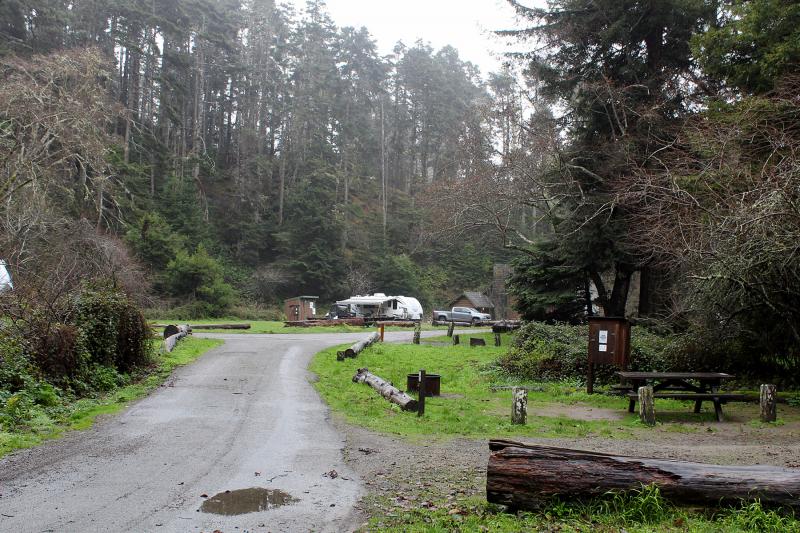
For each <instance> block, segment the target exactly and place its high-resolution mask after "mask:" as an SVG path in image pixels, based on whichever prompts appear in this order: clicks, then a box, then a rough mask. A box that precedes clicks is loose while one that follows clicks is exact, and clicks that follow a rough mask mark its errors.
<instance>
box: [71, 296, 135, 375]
mask: <svg viewBox="0 0 800 533" xmlns="http://www.w3.org/2000/svg"><path fill="white" fill-rule="evenodd" d="M76 321H77V324H78V327H79V328H80V342H81V348H82V349H83V350H85V351H86V352H87V353H88V354H89V359H90V361H91V362H92V363H95V364H99V365H102V366H106V367H109V368H114V369H116V370H119V371H123V372H127V371H129V370H131V369H133V368H134V367H137V366H141V365H144V364H146V363H148V362H149V360H150V358H149V355H150V343H149V339H150V330H149V328H148V327H147V322H146V321H145V319H144V316H143V315H142V313H141V311H139V309H138V308H137V307H136V305H134V304H133V302H131V300H130V299H129V298H128V297H127V296H126V295H125V294H123V293H122V292H120V291H118V290H114V289H102V288H88V289H86V290H84V291H83V292H82V293H81V295H80V297H79V299H78V303H77V320H76Z"/></svg>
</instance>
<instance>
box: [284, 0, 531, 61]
mask: <svg viewBox="0 0 800 533" xmlns="http://www.w3.org/2000/svg"><path fill="white" fill-rule="evenodd" d="M288 1H289V2H291V3H293V4H295V5H296V6H297V7H299V8H302V7H303V6H304V5H305V0H288ZM326 3H327V5H328V13H330V16H331V18H332V19H333V21H334V22H335V23H336V25H337V26H339V27H343V26H355V27H357V28H360V27H361V26H366V27H367V29H368V30H369V32H370V33H371V34H372V37H373V38H374V39H375V40H376V41H377V42H378V47H379V50H380V51H381V53H382V54H388V53H389V52H391V50H392V48H393V47H394V44H395V43H396V42H397V41H399V40H402V41H403V42H404V43H406V44H408V45H413V44H414V43H415V42H416V41H417V39H422V40H423V41H426V42H429V43H430V44H431V45H432V46H433V47H434V48H435V49H437V50H438V49H439V48H441V47H442V46H445V45H448V44H449V45H452V46H453V47H455V48H456V49H458V51H459V55H460V56H461V58H462V59H463V60H466V61H471V62H473V63H475V64H477V65H478V67H480V69H481V72H482V73H483V74H484V75H486V74H487V73H488V72H491V71H496V70H499V68H500V65H501V62H502V57H500V55H501V54H502V52H503V51H504V48H503V45H502V43H501V42H499V41H498V40H497V39H496V38H495V37H493V36H492V35H490V33H491V31H492V30H500V29H509V28H513V27H514V22H515V21H514V18H515V17H514V10H513V9H512V8H511V7H510V6H509V5H508V2H506V1H505V0H327V2H326ZM536 3H541V2H537V1H530V2H526V5H532V4H536Z"/></svg>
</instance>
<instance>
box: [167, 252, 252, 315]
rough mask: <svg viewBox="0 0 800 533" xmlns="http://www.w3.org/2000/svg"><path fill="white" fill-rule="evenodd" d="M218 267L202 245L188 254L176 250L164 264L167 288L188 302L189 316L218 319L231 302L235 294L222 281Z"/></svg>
mask: <svg viewBox="0 0 800 533" xmlns="http://www.w3.org/2000/svg"><path fill="white" fill-rule="evenodd" d="M222 274H223V271H222V265H220V263H219V261H217V260H216V259H214V258H213V257H211V256H210V255H209V254H208V252H207V251H206V249H205V247H203V246H202V245H200V246H198V247H197V250H196V251H195V252H194V253H192V254H189V253H187V252H184V251H179V252H178V254H177V255H176V256H175V258H174V259H173V260H172V261H170V262H169V264H168V265H167V275H166V278H167V289H168V290H169V292H170V293H171V294H172V295H174V296H178V297H182V298H188V299H189V300H191V302H190V305H191V306H190V307H189V308H187V311H191V312H192V314H193V316H221V315H224V314H225V312H226V311H227V310H228V308H229V307H230V306H231V305H232V304H233V303H234V301H235V299H236V293H235V291H234V290H233V287H231V286H230V285H229V284H228V283H225V281H224V279H223V275H222Z"/></svg>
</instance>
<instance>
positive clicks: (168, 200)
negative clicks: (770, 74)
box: [0, 0, 521, 316]
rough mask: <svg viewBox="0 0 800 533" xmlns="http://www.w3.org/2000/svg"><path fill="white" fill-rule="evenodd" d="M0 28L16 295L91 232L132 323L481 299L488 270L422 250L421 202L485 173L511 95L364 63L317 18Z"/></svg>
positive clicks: (474, 73) (241, 13)
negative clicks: (127, 295) (473, 295)
mask: <svg viewBox="0 0 800 533" xmlns="http://www.w3.org/2000/svg"><path fill="white" fill-rule="evenodd" d="M0 21H2V28H0V54H2V56H1V57H2V87H3V89H0V90H2V91H3V93H4V94H2V98H0V102H1V103H2V106H3V109H2V110H0V116H2V117H3V122H2V125H3V130H2V134H3V143H4V144H3V154H2V155H3V161H4V164H5V168H4V173H3V180H4V181H3V189H2V191H3V201H4V202H3V203H4V204H5V205H4V207H3V215H4V224H5V226H4V228H3V232H2V233H3V239H4V242H3V250H4V259H5V260H6V261H8V262H9V263H10V265H11V270H12V271H13V272H14V273H15V274H16V276H18V277H20V278H28V277H33V276H35V275H42V274H43V272H42V269H41V268H40V266H41V265H42V264H43V256H45V255H48V256H49V255H50V253H49V252H50V250H52V240H53V237H52V235H54V234H59V235H60V237H59V238H58V240H60V241H62V242H63V241H64V239H70V238H71V237H69V236H72V235H76V234H79V233H80V234H82V235H84V238H88V237H87V233H92V232H94V233H96V234H97V235H98V238H100V237H102V240H104V241H105V242H107V243H108V246H112V247H116V248H118V251H117V252H115V253H116V254H117V255H119V254H125V253H126V252H125V250H130V251H131V252H132V253H130V254H128V255H130V257H129V258H128V259H130V261H131V262H132V263H139V264H140V265H141V267H142V268H140V269H139V270H140V272H139V273H138V274H137V273H136V272H135V271H136V270H137V266H136V265H135V264H129V265H128V266H127V267H126V268H123V269H122V270H124V271H128V274H126V275H125V276H127V277H133V278H135V279H131V280H129V283H130V284H133V285H136V284H142V286H141V287H140V290H139V291H137V292H138V293H139V294H140V295H141V294H148V295H150V296H152V297H154V298H155V299H154V300H152V301H151V302H146V305H149V306H151V307H152V306H162V307H170V306H173V307H174V306H176V305H178V306H179V305H185V304H188V305H189V306H190V307H189V308H186V309H184V311H185V312H186V314H189V315H193V316H205V315H214V314H222V313H230V312H232V311H231V308H232V306H233V305H235V304H236V303H248V304H255V305H260V306H270V305H272V304H275V303H276V302H277V301H278V300H279V299H280V298H281V297H285V296H291V295H296V294H315V295H319V296H320V297H321V298H322V301H323V302H325V301H332V300H333V299H338V298H343V297H347V296H349V295H351V294H354V293H365V292H367V291H372V290H380V291H384V292H387V293H401V294H407V295H413V296H417V297H418V298H420V299H421V300H422V301H423V303H424V304H425V306H426V308H428V309H429V308H430V307H429V306H430V305H431V304H433V303H434V302H436V303H444V302H445V301H446V300H447V299H448V298H450V297H452V296H455V293H456V292H458V291H460V290H464V289H474V288H480V287H482V286H486V285H488V283H489V282H490V277H491V267H492V262H493V260H494V259H495V258H498V257H502V256H503V251H502V246H501V245H500V244H499V243H497V242H496V241H495V240H487V239H483V238H482V237H481V236H480V235H473V236H472V237H471V238H469V239H466V240H462V241H460V242H458V244H457V245H454V244H453V243H452V242H449V243H448V242H443V241H442V240H441V239H440V240H438V241H437V240H435V239H432V238H431V237H430V236H429V235H427V234H426V232H425V227H424V226H425V223H426V220H427V219H428V216H427V215H428V212H427V211H426V209H427V208H426V206H425V205H423V204H422V203H421V202H420V201H419V200H420V198H421V197H424V196H425V191H426V189H427V188H428V187H429V186H430V185H431V184H432V183H434V182H437V181H444V180H453V179H458V178H465V177H467V176H471V175H474V174H476V173H481V172H482V170H483V169H486V168H488V167H489V166H490V164H491V158H492V157H493V155H494V153H495V152H496V151H497V148H496V146H495V142H494V139H495V138H496V137H497V135H498V134H502V135H505V136H506V137H507V138H510V137H512V136H513V135H514V134H513V133H511V131H512V130H513V129H515V128H516V127H517V126H516V125H514V124H513V123H511V122H509V121H508V114H509V112H510V111H511V112H514V113H517V114H519V111H518V110H510V109H509V106H516V107H517V108H519V107H520V106H521V102H520V101H515V99H518V89H516V88H515V84H514V82H513V80H512V79H511V78H510V76H509V75H507V74H497V75H490V76H489V77H488V81H486V80H485V79H484V78H482V77H481V75H480V73H479V72H478V70H477V69H476V67H475V66H474V65H472V64H470V63H467V62H465V61H462V60H461V59H460V58H459V56H458V53H457V51H456V50H454V49H453V48H448V47H445V48H442V49H441V50H433V49H432V48H431V47H430V46H428V45H426V44H424V43H422V42H418V43H414V44H410V45H406V44H403V43H398V44H397V46H396V47H395V48H394V51H393V53H392V54H390V55H389V56H385V57H383V56H381V55H380V54H379V53H378V51H377V49H376V44H375V42H374V40H373V39H372V37H371V36H370V35H369V33H368V31H367V29H365V28H362V29H354V28H338V27H336V26H335V25H334V24H333V22H332V21H331V20H330V18H329V16H328V15H327V13H326V11H325V5H324V2H322V1H310V2H308V3H307V5H306V6H305V9H303V10H302V11H300V12H296V11H294V10H293V9H292V8H290V7H288V6H285V5H276V3H275V2H274V1H272V0H249V1H240V0H232V1H206V0H180V1H178V0H173V1H166V2H165V1H155V0H141V1H139V0H134V1H124V2H123V1H116V0H100V1H98V0H89V1H76V2H60V1H56V0H43V1H34V2H26V1H20V0H11V1H9V2H4V3H3V4H2V6H0ZM515 91H516V92H515ZM75 221H82V222H80V224H83V225H84V226H86V227H84V228H83V229H82V230H81V231H78V230H77V229H75V227H74V225H75V224H78V222H75ZM65 224H66V225H69V226H70V229H69V230H65V229H64V227H65ZM116 239H119V242H116V243H114V242H112V241H115V240H116ZM75 246H77V244H76V245H75ZM87 255H88V256H90V257H88V258H87V257H83V259H84V260H88V261H94V259H93V256H94V255H95V254H87ZM76 268H79V269H80V268H88V267H86V266H76ZM32 270H35V271H36V272H32ZM114 270H115V271H118V270H120V269H119V268H117V267H114ZM125 276H122V277H125ZM251 307H252V305H251ZM251 310H252V309H251ZM235 311H239V312H241V313H244V312H246V310H244V309H242V307H241V306H240V307H239V308H238V309H234V312H235Z"/></svg>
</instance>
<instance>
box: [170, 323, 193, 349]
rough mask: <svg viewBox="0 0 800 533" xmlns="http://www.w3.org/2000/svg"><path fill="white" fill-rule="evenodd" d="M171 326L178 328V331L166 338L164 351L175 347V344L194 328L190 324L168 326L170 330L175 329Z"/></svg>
mask: <svg viewBox="0 0 800 533" xmlns="http://www.w3.org/2000/svg"><path fill="white" fill-rule="evenodd" d="M171 328H176V329H177V330H178V332H177V333H174V334H172V335H170V336H168V337H167V338H166V339H164V351H165V352H167V353H169V352H171V351H172V350H174V349H175V345H176V344H178V341H179V340H181V339H182V338H184V337H185V336H187V335H189V334H190V333H191V332H192V328H191V327H190V326H189V325H188V324H185V325H182V326H167V329H168V330H169V331H170V332H171V331H174V330H172V329H171Z"/></svg>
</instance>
